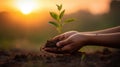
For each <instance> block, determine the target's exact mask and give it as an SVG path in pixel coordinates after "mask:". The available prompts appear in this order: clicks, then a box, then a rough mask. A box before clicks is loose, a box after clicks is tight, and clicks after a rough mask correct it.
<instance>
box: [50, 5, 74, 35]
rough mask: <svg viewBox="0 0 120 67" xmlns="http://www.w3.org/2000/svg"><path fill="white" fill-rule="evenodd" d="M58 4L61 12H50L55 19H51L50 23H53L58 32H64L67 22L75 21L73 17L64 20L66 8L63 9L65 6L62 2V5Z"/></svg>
mask: <svg viewBox="0 0 120 67" xmlns="http://www.w3.org/2000/svg"><path fill="white" fill-rule="evenodd" d="M56 6H57V10H58V13H59V14H57V13H55V12H50V16H51V17H52V18H53V19H54V20H55V21H49V23H50V24H52V25H53V26H54V27H55V28H56V30H57V31H58V33H62V29H63V26H64V25H65V24H67V23H70V22H73V21H74V19H73V18H71V19H66V20H63V19H62V18H63V17H64V14H65V9H62V8H63V6H62V4H61V5H56Z"/></svg>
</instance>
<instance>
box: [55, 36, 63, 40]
mask: <svg viewBox="0 0 120 67" xmlns="http://www.w3.org/2000/svg"><path fill="white" fill-rule="evenodd" d="M64 38H65V36H64V35H58V36H56V37H54V38H53V40H63V39H64Z"/></svg>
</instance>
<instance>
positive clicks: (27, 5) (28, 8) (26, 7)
mask: <svg viewBox="0 0 120 67" xmlns="http://www.w3.org/2000/svg"><path fill="white" fill-rule="evenodd" d="M16 5H17V8H18V9H19V10H20V11H21V12H22V13H23V14H29V13H31V12H32V11H34V10H35V9H36V7H38V3H37V2H36V1H35V0H19V1H17V4H16Z"/></svg>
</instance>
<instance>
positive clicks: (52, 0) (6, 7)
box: [0, 0, 111, 15]
mask: <svg viewBox="0 0 120 67" xmlns="http://www.w3.org/2000/svg"><path fill="white" fill-rule="evenodd" d="M24 1H27V2H29V1H34V2H36V4H37V6H36V11H37V10H44V9H48V10H54V9H55V5H56V4H63V6H64V9H66V11H67V13H68V14H69V13H74V12H77V11H79V10H84V11H88V12H90V13H92V14H94V15H96V14H104V13H108V12H109V10H110V3H111V0H74V1H73V0H0V11H12V10H16V9H19V7H18V6H17V4H18V2H19V3H20V2H21V4H23V2H24ZM28 7H29V6H28Z"/></svg>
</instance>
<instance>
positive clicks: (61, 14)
mask: <svg viewBox="0 0 120 67" xmlns="http://www.w3.org/2000/svg"><path fill="white" fill-rule="evenodd" d="M64 13H65V10H63V11H62V12H61V13H60V16H59V18H60V19H61V18H62V17H63V16H64Z"/></svg>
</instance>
